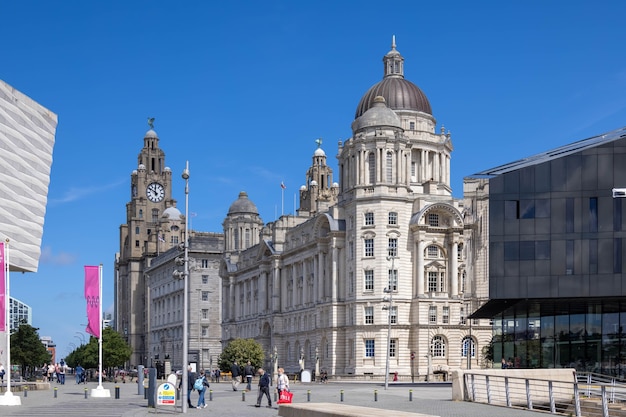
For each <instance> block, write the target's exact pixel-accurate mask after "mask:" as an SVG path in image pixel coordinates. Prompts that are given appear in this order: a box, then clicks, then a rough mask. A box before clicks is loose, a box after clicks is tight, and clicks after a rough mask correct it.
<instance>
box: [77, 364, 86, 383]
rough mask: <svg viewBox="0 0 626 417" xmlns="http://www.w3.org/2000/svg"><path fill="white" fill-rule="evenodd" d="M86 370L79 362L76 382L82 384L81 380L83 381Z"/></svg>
mask: <svg viewBox="0 0 626 417" xmlns="http://www.w3.org/2000/svg"><path fill="white" fill-rule="evenodd" d="M84 372H85V369H84V368H83V367H82V366H80V364H78V365H77V366H76V383H77V384H80V383H81V382H83V374H84ZM85 383H86V382H85Z"/></svg>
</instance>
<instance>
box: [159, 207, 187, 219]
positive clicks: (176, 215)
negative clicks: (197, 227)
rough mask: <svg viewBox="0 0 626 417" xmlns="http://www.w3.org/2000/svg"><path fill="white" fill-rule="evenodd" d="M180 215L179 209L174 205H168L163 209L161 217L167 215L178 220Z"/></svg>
mask: <svg viewBox="0 0 626 417" xmlns="http://www.w3.org/2000/svg"><path fill="white" fill-rule="evenodd" d="M180 216H182V214H181V212H180V210H178V209H177V208H176V207H168V208H166V209H165V210H163V215H162V216H161V217H167V218H169V219H172V220H180Z"/></svg>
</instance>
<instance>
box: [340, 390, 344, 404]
mask: <svg viewBox="0 0 626 417" xmlns="http://www.w3.org/2000/svg"><path fill="white" fill-rule="evenodd" d="M340 392H341V402H343V390H341V391H340Z"/></svg>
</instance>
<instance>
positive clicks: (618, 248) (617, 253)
mask: <svg viewBox="0 0 626 417" xmlns="http://www.w3.org/2000/svg"><path fill="white" fill-rule="evenodd" d="M613 242H614V243H613V273H615V274H621V273H622V238H621V237H618V238H616V239H614V240H613Z"/></svg>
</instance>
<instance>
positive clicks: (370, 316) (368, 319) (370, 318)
mask: <svg viewBox="0 0 626 417" xmlns="http://www.w3.org/2000/svg"><path fill="white" fill-rule="evenodd" d="M365 324H374V307H365Z"/></svg>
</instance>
